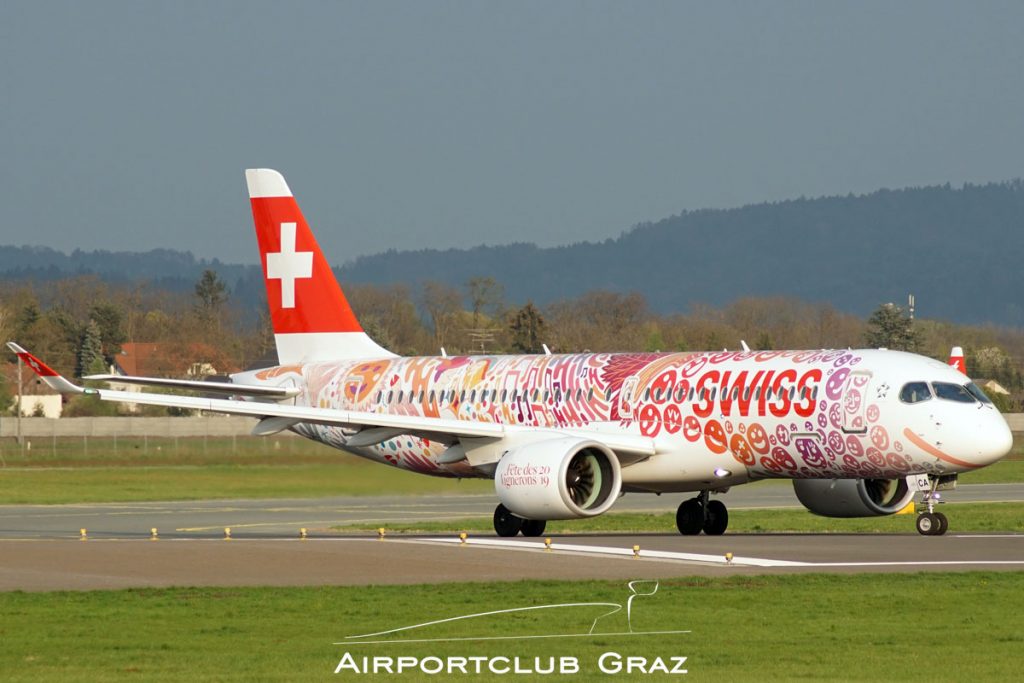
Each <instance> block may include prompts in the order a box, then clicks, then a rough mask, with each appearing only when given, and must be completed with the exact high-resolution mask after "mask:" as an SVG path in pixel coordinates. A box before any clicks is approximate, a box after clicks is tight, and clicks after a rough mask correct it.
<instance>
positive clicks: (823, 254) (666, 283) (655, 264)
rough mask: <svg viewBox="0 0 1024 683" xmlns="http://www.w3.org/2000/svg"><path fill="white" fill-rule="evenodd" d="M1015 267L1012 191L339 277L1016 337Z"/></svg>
mask: <svg viewBox="0 0 1024 683" xmlns="http://www.w3.org/2000/svg"><path fill="white" fill-rule="evenodd" d="M1022 261H1024V181H1021V180H1016V181H1012V182H1007V183H999V184H988V185H966V186H965V187H963V188H962V189H954V188H951V187H950V186H948V185H946V186H941V187H925V188H914V189H906V190H898V191H890V190H881V191H878V192H874V193H872V194H869V195H861V196H853V195H848V196H845V197H826V198H821V199H797V200H791V201H784V202H777V203H768V204H756V205H749V206H744V207H742V208H737V209H727V210H701V211H689V212H685V213H683V214H680V215H678V216H673V217H672V218H667V219H665V220H662V221H659V222H657V223H653V224H643V225H639V226H637V227H635V228H634V229H633V230H630V231H629V232H626V233H624V234H623V235H622V236H621V237H619V238H618V239H610V240H606V241H604V242H600V243H584V244H574V245H571V246H565V247H557V248H551V249H539V248H537V247H534V246H532V245H525V244H517V245H511V246H503V247H476V248H473V249H466V250H445V251H431V250H426V251H416V252H399V251H390V252H387V253H384V254H379V255H375V256H368V257H363V258H359V259H357V260H355V261H354V262H353V263H350V264H347V265H346V266H345V267H344V268H343V269H342V272H343V275H344V277H345V279H346V280H348V281H353V282H372V283H382V282H389V281H408V280H410V279H436V280H441V281H444V282H448V283H451V284H461V283H464V282H465V281H466V280H467V279H468V278H469V277H471V276H474V275H490V276H492V277H494V278H495V279H496V280H498V281H499V282H501V283H503V284H504V285H505V288H506V293H507V294H508V296H509V299H510V300H512V301H524V300H526V299H533V300H534V301H536V302H537V303H546V302H548V301H551V300H553V299H558V298H562V297H569V296H575V295H578V294H579V293H581V292H585V291H588V290H591V289H597V288H605V289H613V290H619V291H631V290H636V291H639V292H641V293H643V294H644V295H645V296H646V297H647V300H648V302H649V303H650V305H651V307H652V308H654V309H655V310H657V311H659V312H663V313H667V312H672V311H685V310H687V309H688V307H689V305H690V304H692V303H697V302H700V303H708V304H713V305H721V304H724V303H728V302H730V301H733V300H734V299H736V298H738V297H742V296H748V295H753V294H756V295H775V294H779V295H788V296H795V297H799V298H801V299H804V300H808V301H826V302H830V303H832V304H833V305H835V306H836V307H837V308H840V309H843V310H846V311H849V312H852V313H857V314H866V313H868V312H869V311H870V310H872V309H874V308H875V307H876V306H878V305H879V304H880V303H884V302H887V301H894V302H896V303H905V302H906V297H907V294H908V293H912V294H914V295H916V297H917V307H918V313H919V314H920V315H922V316H926V317H929V318H943V319H950V320H955V321H960V322H971V323H977V322H994V323H997V324H1003V325H1014V326H1024V287H1022V286H1021V284H1020V283H1021V278H1022Z"/></svg>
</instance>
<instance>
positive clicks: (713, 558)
mask: <svg viewBox="0 0 1024 683" xmlns="http://www.w3.org/2000/svg"><path fill="white" fill-rule="evenodd" d="M402 540H403V541H410V540H413V541H414V542H416V541H419V542H427V543H448V544H461V543H463V541H462V539H459V538H438V537H431V538H423V539H415V540H414V539H402ZM465 543H466V545H478V546H484V547H489V548H508V549H512V550H535V551H536V550H540V551H543V550H545V548H546V546H545V545H544V543H543V542H537V541H506V540H498V539H490V538H467V539H466V541H465ZM551 550H552V551H563V552H570V553H581V554H591V555H614V556H618V557H633V556H634V553H633V549H632V548H616V547H614V546H599V545H576V544H572V543H552V544H551ZM639 557H640V558H641V559H645V558H646V559H658V560H675V561H678V562H705V563H711V564H723V565H729V564H732V565H739V566H750V567H804V566H810V563H807V562H797V561H792V560H772V559H766V558H761V557H742V556H739V557H733V558H732V562H731V563H730V562H729V561H728V560H726V559H725V556H724V555H706V554H702V553H678V552H670V551H667V550H640V551H639Z"/></svg>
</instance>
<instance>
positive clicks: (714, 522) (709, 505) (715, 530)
mask: <svg viewBox="0 0 1024 683" xmlns="http://www.w3.org/2000/svg"><path fill="white" fill-rule="evenodd" d="M709 495H710V492H709V491H707V490H705V491H701V492H700V495H698V496H697V497H696V498H690V499H689V500H684V501H683V502H682V503H680V505H679V509H678V510H676V527H677V528H678V529H679V533H681V534H682V535H683V536H696V535H697V534H699V533H700V532H701V531H703V532H704V533H705V534H707V535H708V536H721V535H722V534H724V533H725V530H726V529H727V528H728V527H729V510H728V509H727V508H726V507H725V504H724V503H723V502H722V501H720V500H708V497H709Z"/></svg>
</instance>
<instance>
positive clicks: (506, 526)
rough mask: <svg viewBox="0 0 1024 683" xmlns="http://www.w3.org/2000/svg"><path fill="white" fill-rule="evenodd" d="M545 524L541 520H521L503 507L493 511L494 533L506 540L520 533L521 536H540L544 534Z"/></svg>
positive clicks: (500, 506)
mask: <svg viewBox="0 0 1024 683" xmlns="http://www.w3.org/2000/svg"><path fill="white" fill-rule="evenodd" d="M546 526H547V522H546V521H544V520H543V519H523V518H522V517H516V516H515V515H513V514H512V513H511V512H509V510H508V508H507V507H505V506H504V505H499V506H498V507H496V508H495V509H494V531H495V532H496V533H497V534H498V535H499V536H504V537H506V538H508V537H511V536H515V535H516V534H518V533H520V532H522V534H523V536H540V535H541V534H543V533H544V527H546Z"/></svg>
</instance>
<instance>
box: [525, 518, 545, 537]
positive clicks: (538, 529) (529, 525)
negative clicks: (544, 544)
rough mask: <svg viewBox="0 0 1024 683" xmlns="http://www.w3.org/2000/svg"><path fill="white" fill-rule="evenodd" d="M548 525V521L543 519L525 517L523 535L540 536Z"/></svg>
mask: <svg viewBox="0 0 1024 683" xmlns="http://www.w3.org/2000/svg"><path fill="white" fill-rule="evenodd" d="M547 525H548V523H547V521H546V520H543V519H524V520H523V529H522V532H523V536H533V537H536V536H540V535H541V534H543V533H544V528H545V527H546V526H547Z"/></svg>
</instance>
